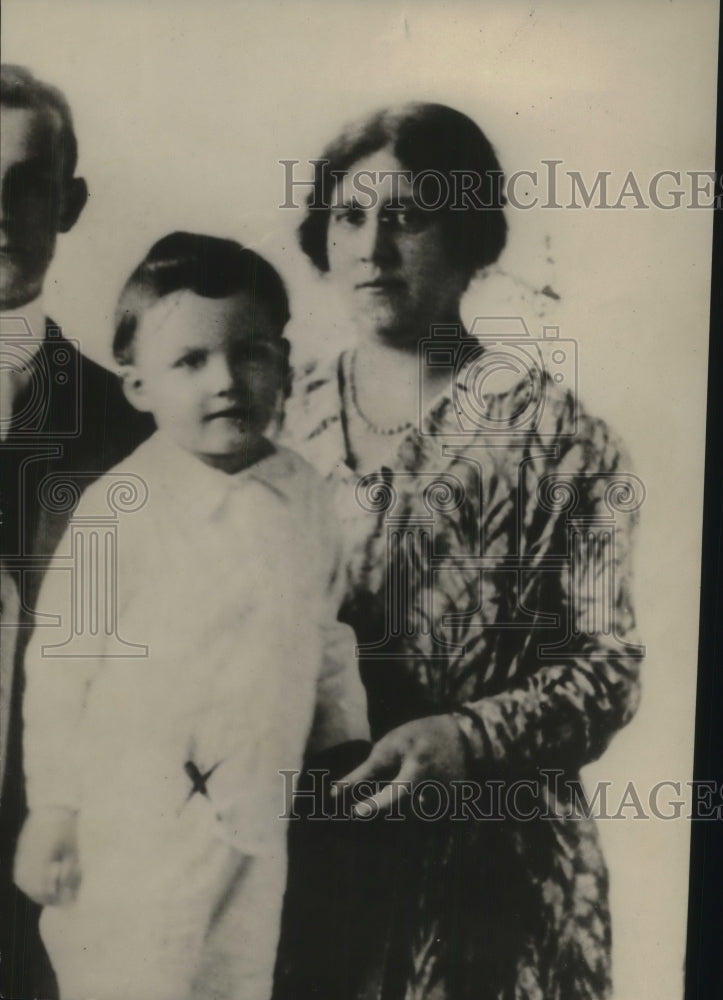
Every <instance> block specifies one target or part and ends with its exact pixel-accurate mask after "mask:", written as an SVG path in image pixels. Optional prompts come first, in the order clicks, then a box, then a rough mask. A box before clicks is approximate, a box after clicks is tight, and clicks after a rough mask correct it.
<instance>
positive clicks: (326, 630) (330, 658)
mask: <svg viewBox="0 0 723 1000" xmlns="http://www.w3.org/2000/svg"><path fill="white" fill-rule="evenodd" d="M320 486H321V484H320ZM319 510H320V512H321V515H322V516H321V517H320V519H319V522H318V523H319V536H318V545H319V551H320V553H323V554H324V558H325V559H326V569H325V574H324V579H323V580H322V586H323V589H324V594H323V600H322V615H321V622H320V628H321V638H322V661H321V668H320V672H319V677H318V681H317V686H316V708H315V711H314V721H313V724H312V728H311V734H310V736H309V742H308V745H307V756H312V755H314V754H318V753H321V752H322V751H324V750H328V749H330V748H332V747H335V746H340V745H341V744H343V743H348V742H351V741H357V740H363V741H368V740H369V739H370V734H369V720H368V718H367V699H366V692H365V690H364V685H363V684H362V681H361V677H360V675H359V664H358V662H357V657H356V638H355V635H354V631H353V629H352V628H351V627H350V626H349V625H344V624H342V623H341V622H339V621H338V620H337V615H338V613H339V607H340V605H341V601H342V597H343V593H342V590H343V573H342V554H341V541H340V530H339V527H338V522H337V519H336V517H335V515H334V513H333V511H332V509H331V504H330V503H329V501H328V498H327V496H326V492H325V490H324V487H321V493H320V499H319Z"/></svg>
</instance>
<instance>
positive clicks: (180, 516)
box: [24, 433, 368, 877]
mask: <svg viewBox="0 0 723 1000" xmlns="http://www.w3.org/2000/svg"><path fill="white" fill-rule="evenodd" d="M126 474H127V475H132V476H137V477H140V478H141V479H142V480H143V481H144V482H145V484H146V487H147V490H148V497H147V500H146V502H145V503H144V505H143V506H142V507H141V509H140V510H137V511H134V512H132V513H128V514H126V515H120V520H119V525H118V564H117V588H118V633H119V634H120V636H121V637H122V638H123V639H124V640H125V641H126V642H132V643H136V644H139V645H141V646H146V647H147V649H148V653H147V656H140V657H129V658H120V657H117V656H114V655H112V654H111V655H110V656H105V655H103V654H101V655H100V656H99V655H97V645H96V644H95V640H94V641H93V643H92V644H91V645H92V648H93V649H94V650H96V652H95V653H94V655H93V656H90V657H88V658H87V659H84V658H83V657H82V656H80V657H79V656H78V655H77V654H78V649H77V645H76V647H75V648H74V656H73V657H72V658H70V657H68V658H62V657H59V656H57V655H51V656H48V655H47V654H48V653H52V654H57V650H49V649H47V648H46V650H45V654H44V652H43V646H44V645H45V646H46V647H47V646H48V645H50V644H57V643H58V642H60V641H61V640H62V636H63V634H67V633H68V631H69V629H70V613H71V610H72V609H71V605H72V594H73V590H72V587H71V586H70V583H71V577H72V573H69V572H68V571H67V569H66V571H65V572H63V571H62V570H63V568H64V567H65V566H67V554H68V553H69V552H70V550H71V542H72V536H71V534H70V532H72V531H73V529H74V528H75V532H76V536H78V535H79V533H80V534H87V533H91V532H92V530H93V518H94V517H96V516H98V517H103V516H105V517H106V518H107V516H108V503H107V490H108V485H109V483H113V484H114V485H115V487H116V488H117V486H118V483H119V482H120V481H121V480H120V479H119V476H121V477H122V476H123V475H126ZM70 532H69V535H68V536H66V540H65V541H64V542H63V543H61V546H60V547H59V549H58V553H57V554H56V558H55V560H54V561H53V563H52V564H51V567H50V570H49V571H48V573H47V576H46V579H45V583H44V585H43V588H42V590H41V594H40V598H39V600H38V609H39V611H40V612H41V613H47V614H51V613H52V614H60V615H61V625H60V628H59V630H58V632H57V633H56V630H54V629H53V630H48V629H38V630H37V631H36V634H35V637H34V639H33V641H32V643H31V646H30V649H29V651H28V656H27V671H26V672H27V689H26V696H25V706H24V711H25V719H26V728H25V762H26V773H27V787H28V801H29V804H30V807H31V808H37V807H39V806H41V805H65V806H69V807H72V808H77V809H79V813H80V817H81V821H82V822H87V823H88V824H91V825H90V826H89V827H88V828H87V829H86V840H88V839H89V840H90V841H92V843H93V845H94V846H93V851H94V852H95V853H96V854H97V853H98V851H100V850H101V849H102V850H106V849H107V850H108V851H112V850H117V849H118V845H119V841H118V837H119V830H122V829H124V828H125V827H126V826H127V824H128V823H129V822H133V821H134V818H135V819H137V820H138V822H142V823H143V824H145V827H146V828H148V824H149V823H153V824H156V825H157V829H156V830H155V831H152V830H150V829H146V835H145V836H144V838H143V841H142V843H141V844H139V845H137V846H138V849H139V850H142V851H143V850H148V851H150V852H151V854H152V853H153V850H154V849H156V850H157V845H159V844H161V843H163V842H164V840H167V839H168V836H169V831H172V829H173V827H174V822H175V819H174V817H176V816H177V815H178V814H179V813H180V812H182V810H183V809H184V808H185V806H186V804H187V802H188V797H189V794H190V793H191V791H192V784H191V781H190V779H189V776H188V773H187V771H186V769H185V768H186V764H187V763H188V762H191V763H192V764H193V765H194V766H195V767H196V768H197V769H198V771H199V773H201V774H206V773H207V772H209V771H211V770H212V769H213V774H212V775H211V776H210V777H209V779H208V801H209V802H211V803H212V805H213V809H214V817H213V819H214V823H216V831H215V832H216V835H218V836H220V837H223V838H225V839H229V840H230V841H231V842H233V843H234V845H235V846H237V847H238V848H239V850H242V851H244V852H247V853H258V852H263V850H264V848H265V846H267V845H268V844H269V843H270V841H271V840H276V837H275V836H274V832H276V833H277V834H278V835H279V836H281V835H282V829H283V826H284V824H282V823H279V822H278V820H277V817H278V816H279V814H280V813H281V812H282V811H283V791H284V785H283V781H282V779H281V777H280V776H279V773H278V772H279V770H281V769H294V768H298V767H300V765H301V760H302V756H303V751H304V747H305V744H306V741H307V737H308V734H309V730H310V727H311V722H312V716H313V714H314V707H315V702H316V697H317V682H318V681H319V680H320V678H321V683H322V688H323V685H324V683H326V684H327V691H328V693H329V694H328V698H327V706H326V707H327V709H328V712H327V716H328V718H327V722H326V729H327V731H328V733H331V734H333V738H334V739H336V740H341V739H344V738H346V739H357V738H367V736H368V729H367V722H366V711H365V699H364V695H363V690H362V687H361V683H360V681H359V678H358V671H357V666H356V662H355V657H354V639H353V633H352V632H351V630H348V629H347V628H346V627H345V626H341V625H338V623H336V622H335V618H336V611H337V602H336V599H335V597H334V590H333V582H334V573H335V558H336V541H335V527H334V521H333V518H332V516H331V513H330V510H329V507H328V505H327V501H326V493H325V487H324V485H323V483H322V481H321V479H320V478H319V477H318V475H317V474H316V473H315V472H314V471H313V470H312V468H311V467H310V466H309V465H308V464H307V463H306V462H305V461H304V460H303V459H302V458H300V457H299V456H298V455H296V454H295V453H294V452H292V451H289V450H287V449H285V448H279V449H278V450H277V451H276V452H275V453H274V454H272V455H270V456H269V457H267V458H265V459H263V460H262V461H260V462H258V463H257V464H255V465H253V466H251V467H250V468H248V469H246V470H244V471H242V472H240V473H238V474H236V475H232V476H229V475H226V474H225V473H223V472H219V471H217V470H215V469H212V468H210V467H208V466H206V465H204V464H203V463H201V462H199V461H198V460H197V459H196V458H194V457H193V456H191V455H190V454H188V453H186V452H184V451H182V450H181V449H179V448H178V447H177V446H175V445H174V444H173V443H172V442H171V441H170V440H168V439H166V438H165V437H164V435H162V434H161V433H156V434H155V435H154V436H153V437H151V438H150V439H149V440H148V441H147V442H145V443H144V444H142V445H141V446H140V448H138V449H137V450H136V451H135V452H134V453H133V454H132V455H131V456H129V458H127V459H126V460H125V461H124V462H122V463H120V465H117V466H116V467H115V468H114V469H113V470H111V473H110V474H109V477H101V478H100V479H99V480H98V481H97V482H96V483H94V484H93V485H92V486H90V487H89V489H88V490H87V491H86V493H85V494H84V495H83V498H82V500H81V503H80V505H79V507H78V510H77V512H76V514H75V516H74V518H73V521H72V522H71V529H70ZM84 544H90V542H89V534H88V542H87V543H85V542H84ZM64 560H65V561H64ZM75 584H76V585H81V586H88V585H89V581H88V580H87V579H83V580H77V579H76V580H75ZM49 632H52V633H55V634H53V635H49V634H48V633H49ZM109 648H111V649H112V644H110V643H109ZM322 664H323V666H322ZM322 675H323V676H322ZM321 697H322V699H323V695H321ZM332 699H333V701H332ZM326 742H327V745H328V743H329V742H330V738H329V739H327V740H326ZM318 748H320V747H318ZM194 798H195V796H194ZM204 801H206V800H205V799H204ZM194 808H195V803H194ZM84 817H85V818H84ZM121 843H122V844H123V846H122V849H123V850H126V849H127V848H128V846H129V845H128V843H127V841H126V842H122V841H121ZM154 844H155V845H156V847H155V848H154V847H153V845H154ZM101 845H105V846H101ZM134 849H135V848H134ZM135 860H136V863H137V864H143V863H144V862H147V863H149V864H150V863H151V860H152V859H151V857H150V856H148V857H146V858H145V859H141V858H136V859H135ZM84 877H85V875H84Z"/></svg>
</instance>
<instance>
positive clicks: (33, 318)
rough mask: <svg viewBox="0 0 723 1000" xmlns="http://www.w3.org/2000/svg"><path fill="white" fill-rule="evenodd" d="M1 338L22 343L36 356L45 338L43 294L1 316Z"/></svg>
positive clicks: (25, 349) (31, 354) (26, 349)
mask: <svg viewBox="0 0 723 1000" xmlns="http://www.w3.org/2000/svg"><path fill="white" fill-rule="evenodd" d="M0 339H2V340H13V341H15V342H16V343H21V344H22V346H23V348H24V352H23V353H25V352H27V353H28V354H29V355H30V356H31V357H34V356H35V355H36V354H37V352H38V351H39V350H40V345H41V344H42V343H43V341H44V340H45V310H44V309H43V301H42V298H41V296H38V298H37V299H33V300H32V302H27V303H26V304H25V305H24V306H20V307H19V308H18V309H11V310H8V311H7V312H4V313H3V314H2V315H1V316H0Z"/></svg>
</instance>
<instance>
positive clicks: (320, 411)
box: [280, 358, 343, 471]
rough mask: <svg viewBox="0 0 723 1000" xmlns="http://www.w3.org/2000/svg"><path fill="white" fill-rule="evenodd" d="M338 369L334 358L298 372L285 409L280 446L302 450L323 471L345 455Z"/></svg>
mask: <svg viewBox="0 0 723 1000" xmlns="http://www.w3.org/2000/svg"><path fill="white" fill-rule="evenodd" d="M339 365H340V359H339V358H335V359H334V360H332V361H324V362H314V363H311V364H309V365H307V366H306V367H305V368H303V369H302V370H301V371H299V372H298V374H297V375H296V376H295V378H294V383H293V387H292V392H291V396H290V398H289V399H288V400H287V402H286V406H285V408H284V423H283V428H282V432H281V438H280V440H281V443H282V444H286V445H289V446H290V447H291V448H296V449H299V450H300V451H301V452H302V453H303V454H304V455H305V456H306V457H308V458H309V459H310V460H311V463H312V465H314V466H315V467H316V468H323V469H324V471H328V468H329V467H331V465H333V464H334V463H335V462H336V460H337V459H338V458H339V454H343V432H342V430H341V426H342V425H341V420H342V418H341V410H342V404H341V395H340V383H339Z"/></svg>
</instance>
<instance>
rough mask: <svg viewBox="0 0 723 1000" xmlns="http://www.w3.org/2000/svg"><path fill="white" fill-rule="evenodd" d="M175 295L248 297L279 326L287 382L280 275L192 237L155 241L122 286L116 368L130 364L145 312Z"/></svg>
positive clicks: (246, 252) (243, 252)
mask: <svg viewBox="0 0 723 1000" xmlns="http://www.w3.org/2000/svg"><path fill="white" fill-rule="evenodd" d="M178 291H189V292H192V293H193V294H194V295H200V296H202V297H203V298H208V299H223V298H227V297H228V296H231V295H236V294H237V293H239V292H248V293H249V294H250V295H251V296H252V298H253V299H254V300H255V302H256V303H258V304H259V305H263V307H264V308H265V309H266V311H267V314H268V315H269V317H270V318H271V320H272V322H273V323H275V324H276V325H277V326H278V330H279V342H280V345H281V347H282V348H283V349H284V354H285V358H286V362H285V364H286V369H285V371H284V376H285V379H287V378H288V342H287V341H286V340H285V338H284V337H283V336H282V333H283V329H284V327H285V326H286V324H287V323H288V321H289V318H290V314H289V299H288V296H287V294H286V288H285V286H284V282H283V281H282V280H281V276H280V275H279V274H278V272H277V271H276V269H275V268H274V267H273V266H272V265H271V264H269V262H268V261H266V260H264V258H263V257H261V256H260V255H259V254H257V253H256V252H255V251H253V250H250V249H249V248H248V247H243V246H241V244H240V243H236V242H235V241H234V240H226V239H221V238H219V237H217V236H202V235H199V234H196V233H183V232H177V233H171V234H170V235H168V236H164V237H163V239H160V240H158V242H157V243H154V244H153V246H152V247H151V249H150V250H149V251H148V253H147V254H146V256H145V257H144V259H143V260H142V261H141V263H140V264H139V265H138V267H137V268H136V269H135V271H134V272H133V273H132V274H131V276H130V278H129V279H128V281H126V283H125V285H124V286H123V290H122V291H121V294H120V297H119V299H118V306H117V308H116V312H115V324H114V326H115V334H114V337H113V356H114V358H115V359H116V361H117V362H118V363H119V364H121V365H127V364H132V363H133V345H134V341H135V335H136V331H137V329H138V326H139V324H140V322H141V320H142V318H143V315H144V313H145V312H146V311H147V310H148V309H150V308H151V306H153V305H155V303H156V302H158V301H159V300H160V299H162V298H164V296H166V295H171V294H172V293H173V292H178Z"/></svg>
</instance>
